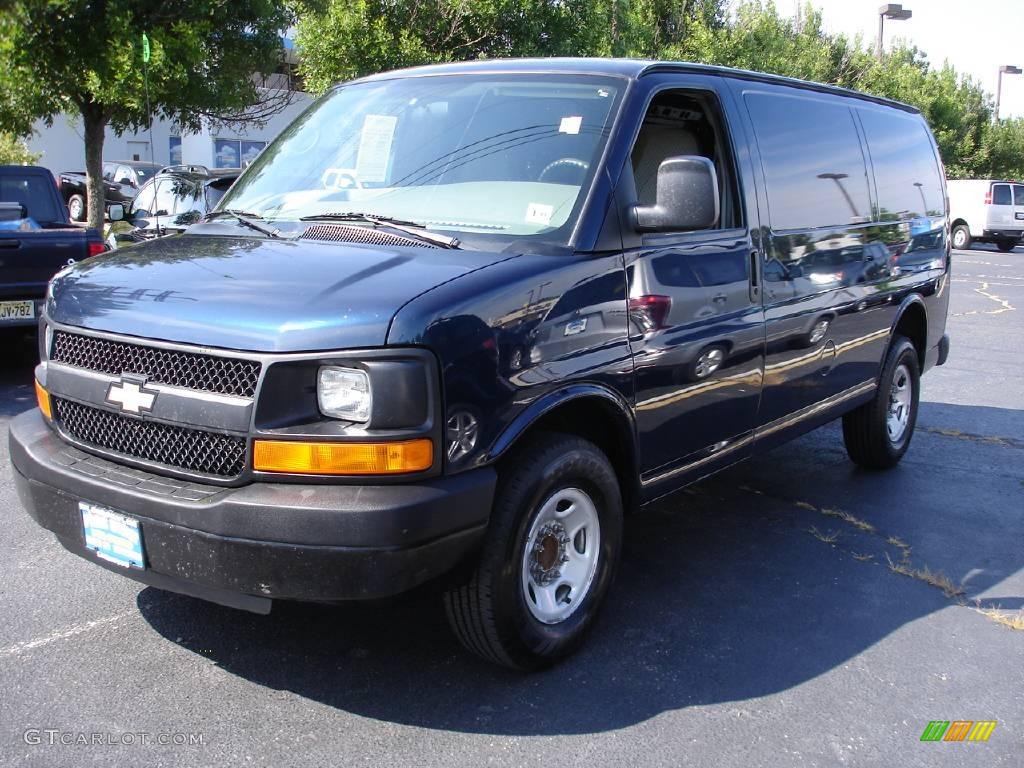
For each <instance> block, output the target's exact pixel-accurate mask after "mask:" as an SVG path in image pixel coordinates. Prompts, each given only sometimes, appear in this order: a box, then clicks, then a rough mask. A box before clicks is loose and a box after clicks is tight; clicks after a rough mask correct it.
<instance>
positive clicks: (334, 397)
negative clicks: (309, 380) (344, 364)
mask: <svg viewBox="0 0 1024 768" xmlns="http://www.w3.org/2000/svg"><path fill="white" fill-rule="evenodd" d="M316 398H317V403H318V404H319V406H320V413H322V414H323V415H324V416H331V417H332V418H335V419H345V420H346V421H357V422H363V423H365V422H368V421H369V420H370V410H371V407H372V406H373V391H372V390H371V388H370V377H369V376H367V375H366V372H365V371H360V370H356V369H355V368H338V367H336V366H324V367H323V368H321V369H320V375H319V377H318V380H317V387H316Z"/></svg>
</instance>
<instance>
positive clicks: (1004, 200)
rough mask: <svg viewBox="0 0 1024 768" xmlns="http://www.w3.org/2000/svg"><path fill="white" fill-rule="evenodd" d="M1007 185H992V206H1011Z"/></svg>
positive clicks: (1008, 186)
mask: <svg viewBox="0 0 1024 768" xmlns="http://www.w3.org/2000/svg"><path fill="white" fill-rule="evenodd" d="M1012 204H1013V201H1012V200H1011V199H1010V185H1009V184H993V185H992V205H1012Z"/></svg>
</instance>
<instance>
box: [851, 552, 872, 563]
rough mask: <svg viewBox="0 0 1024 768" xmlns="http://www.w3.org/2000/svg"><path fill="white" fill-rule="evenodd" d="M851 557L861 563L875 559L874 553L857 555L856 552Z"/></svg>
mask: <svg viewBox="0 0 1024 768" xmlns="http://www.w3.org/2000/svg"><path fill="white" fill-rule="evenodd" d="M853 559H854V560H858V561H860V562H862V563H868V562H870V561H872V560H874V559H875V556H874V555H858V554H857V553H856V552H854V553H853Z"/></svg>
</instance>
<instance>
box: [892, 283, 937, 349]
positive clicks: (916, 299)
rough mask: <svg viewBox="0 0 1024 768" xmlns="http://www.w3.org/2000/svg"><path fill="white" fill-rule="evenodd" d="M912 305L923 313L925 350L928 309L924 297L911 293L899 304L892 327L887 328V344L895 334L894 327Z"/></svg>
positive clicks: (914, 292) (926, 345) (926, 346)
mask: <svg viewBox="0 0 1024 768" xmlns="http://www.w3.org/2000/svg"><path fill="white" fill-rule="evenodd" d="M912 304H917V305H918V306H919V307H921V311H922V312H924V332H925V349H927V348H928V338H927V336H928V307H927V306H926V305H925V303H924V297H922V296H921V294H920V293H917V292H916V291H913V292H911V293H908V294H907V295H906V296H905V297H904V298H903V301H901V302H900V305H899V307H898V308H897V310H896V315H895V317H893V321H892V325H890V326H889V342H890V343H892V337H893V334H894V333H896V326H897V325H899V324H900V320H902V319H903V315H904V314H906V312H907V309H908V308H909V307H910V305H912Z"/></svg>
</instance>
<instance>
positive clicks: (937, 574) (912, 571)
mask: <svg viewBox="0 0 1024 768" xmlns="http://www.w3.org/2000/svg"><path fill="white" fill-rule="evenodd" d="M908 549H909V547H908ZM886 558H887V559H888V560H889V570H890V571H892V572H893V573H898V574H900V575H901V576H906V577H908V578H911V579H917V580H918V581H921V582H924V583H925V584H928V585H930V586H933V587H935V588H936V589H941V590H942V592H943V594H945V595H946V597H948V598H950V599H959V598H961V597H963V595H964V588H963V586H962V585H960V584H954V583H953V580H952V579H950V578H949V577H948V576H947V575H946V574H944V573H943V572H942V571H933V570H932V569H931V568H929V567H928V566H927V565H926V566H925V567H924V568H914V567H913V566H911V564H910V563H909V562H908V561H907V560H901V561H900V562H898V563H894V562H893V561H892V558H891V557H889V556H888V555H886Z"/></svg>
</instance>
